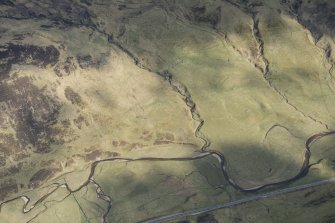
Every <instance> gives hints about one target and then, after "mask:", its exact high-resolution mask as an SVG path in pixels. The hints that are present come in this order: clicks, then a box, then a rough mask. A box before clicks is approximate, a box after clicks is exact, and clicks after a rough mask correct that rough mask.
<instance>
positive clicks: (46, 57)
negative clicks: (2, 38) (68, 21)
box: [0, 43, 60, 80]
mask: <svg viewBox="0 0 335 223" xmlns="http://www.w3.org/2000/svg"><path fill="white" fill-rule="evenodd" d="M59 55H60V54H59V51H58V50H57V49H56V48H55V47H54V46H46V47H41V46H35V45H16V44H13V43H8V44H5V45H0V80H2V79H4V78H5V77H8V73H9V71H10V69H11V67H12V65H13V64H26V65H35V66H38V67H46V66H47V65H55V64H56V63H57V62H58V59H59Z"/></svg>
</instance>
